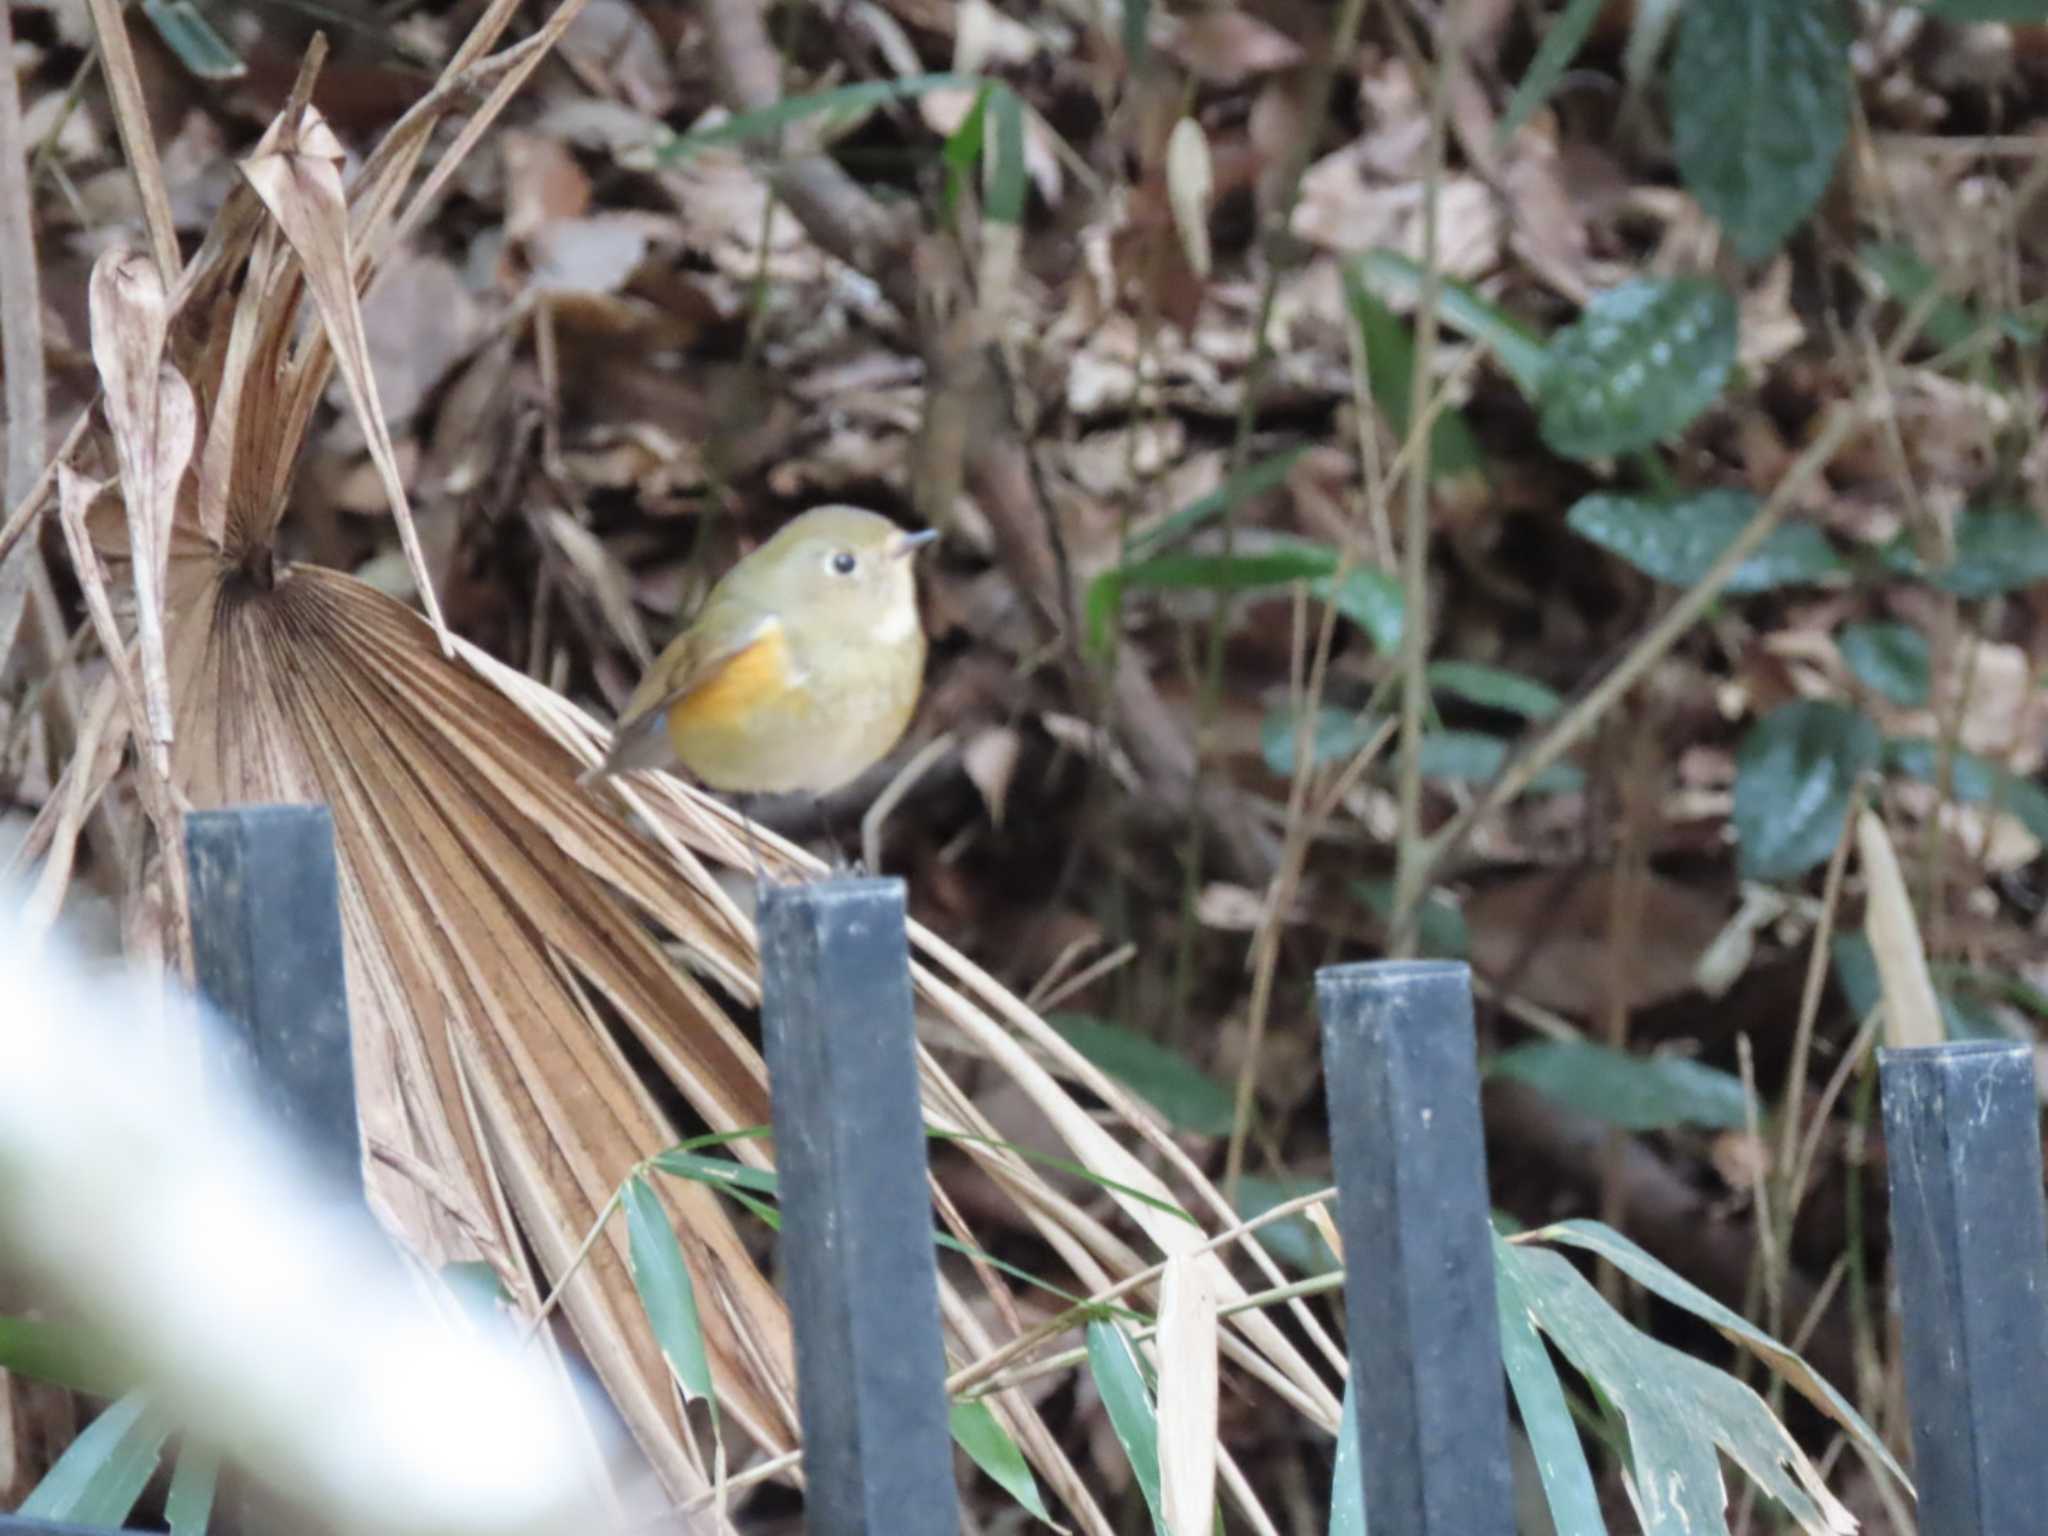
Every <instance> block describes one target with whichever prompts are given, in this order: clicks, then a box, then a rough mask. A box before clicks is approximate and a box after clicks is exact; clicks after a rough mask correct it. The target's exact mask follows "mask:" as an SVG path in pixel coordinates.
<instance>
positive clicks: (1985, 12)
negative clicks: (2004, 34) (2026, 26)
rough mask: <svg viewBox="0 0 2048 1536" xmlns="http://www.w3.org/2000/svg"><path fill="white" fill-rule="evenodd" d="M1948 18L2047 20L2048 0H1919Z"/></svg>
mask: <svg viewBox="0 0 2048 1536" xmlns="http://www.w3.org/2000/svg"><path fill="white" fill-rule="evenodd" d="M1918 4H1919V6H1920V9H1921V10H1923V11H1925V12H1927V13H1928V14H1929V15H1930V16H1939V17H1941V18H1942V19H1943V20H1945V21H2021V22H2025V21H2048V0H1918Z"/></svg>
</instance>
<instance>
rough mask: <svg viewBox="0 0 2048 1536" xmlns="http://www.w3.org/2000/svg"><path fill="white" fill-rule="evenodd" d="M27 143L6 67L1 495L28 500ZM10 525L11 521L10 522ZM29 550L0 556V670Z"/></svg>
mask: <svg viewBox="0 0 2048 1536" xmlns="http://www.w3.org/2000/svg"><path fill="white" fill-rule="evenodd" d="M13 57H14V22H13V20H12V17H11V15H10V14H9V11H8V8H7V7H5V6H0V60H11V59H12V58H13ZM27 153H28V141H27V140H26V139H25V138H24V137H23V135H22V131H21V87H20V84H19V82H18V80H17V79H16V76H15V72H14V69H13V66H12V65H11V63H10V64H9V66H8V67H7V68H5V69H0V369H4V371H5V373H6V375H7V386H6V390H7V392H6V402H7V480H6V487H7V495H6V498H5V504H6V505H8V506H10V507H11V506H13V505H14V504H15V503H16V502H19V501H23V500H24V499H25V498H27V496H28V494H29V490H30V488H31V487H32V486H34V485H35V484H36V483H37V481H38V478H39V476H38V471H40V470H41V468H42V461H43V450H44V447H45V444H44V439H45V438H46V437H47V436H48V435H49V415H48V413H47V411H46V409H45V404H44V378H43V296H42V284H41V282H40V280H39V279H38V276H37V272H36V242H35V224H34V222H33V219H34V209H33V206H32V204H31V202H30V198H29V171H28V162H27V160H26V158H25V157H26V155H27ZM10 521H11V519H10ZM35 557H36V552H35V547H34V546H33V545H25V546H23V547H22V548H20V549H16V550H13V551H12V552H11V553H8V554H5V555H0V667H5V666H6V664H7V656H8V653H9V652H10V651H12V650H13V649H14V637H15V635H16V633H17V632H18V631H19V630H20V628H21V615H22V610H23V608H24V607H25V606H26V605H27V603H28V587H29V564H30V562H31V561H32V560H34V559H35Z"/></svg>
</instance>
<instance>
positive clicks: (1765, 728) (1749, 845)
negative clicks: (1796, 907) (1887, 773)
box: [1735, 699, 1884, 880]
mask: <svg viewBox="0 0 2048 1536" xmlns="http://www.w3.org/2000/svg"><path fill="white" fill-rule="evenodd" d="M1883 751H1884V742H1883V739H1882V738H1881V737H1880V736H1879V735H1878V731H1877V727H1876V726H1874V725H1872V724H1871V723H1870V721H1869V720H1868V719H1866V718H1865V717H1864V716H1862V715H1860V714H1858V713H1856V711H1854V710H1853V709H1848V708H1846V707H1844V706H1843V705H1840V704H1830V703H1826V702H1824V701H1822V700H1818V699H1798V700H1795V701H1794V702H1792V703H1790V704H1784V705H1780V706H1779V707H1778V708H1777V709H1774V710H1772V711H1771V712H1770V713H1769V714H1768V715H1765V716H1764V717H1763V719H1761V720H1759V721H1757V723H1756V724H1755V725H1754V726H1752V727H1750V730H1749V734H1748V735H1747V736H1745V737H1743V739H1742V745H1741V747H1740V748H1738V749H1737V751H1736V754H1735V832H1736V836H1737V838H1738V839H1739V840H1740V843H1741V849H1740V855H1739V858H1738V860H1737V862H1738V864H1739V866H1740V868H1741V870H1742V873H1743V874H1744V876H1746V877H1747V878H1749V879H1752V880H1789V879H1792V878H1793V877H1795V876H1797V875H1803V874H1805V873H1806V871H1808V870H1809V869H1812V868H1813V867H1814V866H1815V865H1817V864H1820V863H1823V862H1824V861H1825V860H1826V859H1827V857H1828V855H1829V854H1831V853H1833V852H1834V849H1835V842H1836V840H1837V839H1838V838H1840V837H1841V835H1842V818H1843V816H1844V815H1846V814H1847V812H1848V809H1849V793H1850V791H1851V790H1852V789H1853V788H1854V787H1855V784H1856V780H1857V778H1858V777H1859V776H1861V775H1862V774H1864V773H1866V772H1868V771H1869V770H1870V769H1872V768H1875V767H1876V766H1877V763H1878V759H1879V758H1880V757H1881V756H1882V754H1883Z"/></svg>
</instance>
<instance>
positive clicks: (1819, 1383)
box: [1511, 1218, 1906, 1485]
mask: <svg viewBox="0 0 2048 1536" xmlns="http://www.w3.org/2000/svg"><path fill="white" fill-rule="evenodd" d="M1532 1235H1533V1236H1535V1237H1537V1238H1539V1239H1541V1240H1542V1241H1544V1242H1549V1243H1565V1244H1569V1245H1570V1246H1572V1247H1575V1248H1581V1249H1584V1250H1585V1251H1586V1252H1588V1253H1595V1254H1598V1255H1599V1256H1600V1257H1601V1258H1604V1259H1606V1260H1607V1262H1608V1263H1610V1264H1612V1265H1614V1267H1615V1268H1617V1269H1619V1270H1621V1271H1622V1272H1623V1273H1624V1274H1626V1275H1627V1276H1628V1277H1629V1278H1630V1279H1632V1280H1634V1281H1635V1282H1636V1283H1637V1284H1638V1285H1640V1286H1642V1287H1643V1289H1644V1290H1646V1291H1649V1292H1651V1293H1652V1294H1654V1295H1657V1296H1661V1297H1663V1298H1664V1300H1666V1301H1668V1302H1670V1303H1671V1305H1673V1306H1674V1307H1682V1308H1684V1309H1685V1310H1686V1311H1688V1312H1690V1313H1692V1314H1693V1316H1695V1317H1697V1318H1700V1319H1701V1320H1702V1321H1704V1322H1706V1323H1707V1324H1708V1325H1709V1326H1711V1327H1712V1328H1714V1329H1715V1330H1716V1331H1718V1332H1719V1333H1720V1334H1721V1336H1722V1337H1723V1338H1726V1339H1727V1340H1729V1341H1730V1342H1731V1343H1733V1344H1736V1345H1738V1346H1740V1347H1741V1348H1743V1349H1746V1350H1748V1351H1749V1352H1750V1353H1751V1354H1752V1355H1754V1356H1756V1358H1757V1359H1758V1360H1760V1361H1762V1362H1763V1364H1764V1365H1765V1366H1767V1367H1768V1368H1769V1369H1770V1370H1771V1371H1772V1372H1773V1373H1774V1374H1776V1375H1778V1376H1780V1377H1782V1378H1783V1379H1784V1380H1785V1381H1786V1382H1788V1383H1790V1384H1791V1386H1792V1387H1793V1388H1794V1389H1795V1390H1797V1391H1798V1392H1799V1393H1800V1394H1801V1395H1802V1396H1804V1397H1805V1398H1806V1399H1807V1401H1808V1402H1810V1403H1812V1404H1813V1405H1814V1406H1815V1407H1816V1408H1818V1409H1820V1411H1821V1412H1822V1413H1824V1414H1826V1415H1827V1416H1828V1417H1829V1418H1831V1419H1833V1420H1834V1421H1835V1423H1837V1424H1839V1425H1840V1426H1841V1427H1842V1428H1843V1429H1845V1430H1847V1431H1848V1432H1849V1434H1850V1436H1851V1437H1852V1438H1853V1439H1855V1440H1856V1441H1857V1442H1858V1443H1859V1444H1861V1445H1862V1447H1863V1449H1864V1451H1865V1453H1866V1454H1868V1455H1869V1456H1870V1457H1871V1458H1872V1459H1873V1460H1875V1461H1876V1462H1877V1463H1878V1464H1879V1465H1881V1466H1882V1467H1884V1469H1885V1470H1886V1471H1888V1472H1890V1473H1891V1475H1892V1476H1893V1477H1895V1478H1897V1479H1898V1480H1899V1482H1900V1483H1901V1484H1902V1485H1904V1484H1905V1483H1906V1474H1905V1472H1904V1470H1903V1469H1901V1468H1900V1466H1899V1464H1898V1462H1897V1460H1895V1459H1894V1458H1893V1456H1892V1453H1891V1451H1890V1450H1889V1449H1888V1448H1887V1447H1886V1446H1885V1443H1884V1441H1882V1440H1880V1439H1879V1438H1878V1437H1877V1434H1876V1433H1875V1432H1874V1431H1873V1430H1872V1429H1871V1427H1870V1426H1869V1424H1867V1423H1865V1422H1864V1419H1863V1415H1861V1414H1860V1413H1858V1412H1857V1411H1856V1410H1855V1409H1854V1408H1852V1407H1851V1406H1850V1405H1849V1402H1848V1400H1847V1399H1846V1398H1844V1397H1843V1396H1842V1394H1841V1393H1839V1392H1837V1391H1836V1390H1835V1389H1834V1388H1833V1387H1832V1386H1830V1385H1829V1384H1828V1383H1827V1381H1826V1380H1825V1379H1824V1378H1823V1377H1822V1376H1821V1375H1820V1374H1819V1373H1818V1372H1816V1371H1815V1370H1814V1369H1813V1367H1812V1366H1811V1365H1809V1364H1807V1362H1806V1361H1805V1359H1804V1358H1803V1357H1801V1356H1800V1355H1799V1354H1798V1353H1797V1352H1796V1351H1795V1350H1792V1349H1790V1348H1788V1347H1787V1346H1785V1345H1783V1344H1781V1343H1779V1342H1778V1341H1777V1340H1776V1339H1774V1338H1772V1337H1771V1336H1770V1335H1769V1334H1767V1333H1765V1332H1764V1331H1763V1330H1762V1329H1761V1328H1758V1327H1757V1326H1756V1325H1755V1324H1754V1323H1752V1322H1750V1321H1749V1320H1748V1319H1747V1318H1745V1317H1743V1316H1742V1315H1741V1314H1740V1313H1737V1312H1734V1311H1731V1310H1730V1309H1729V1308H1727V1307H1724V1306H1723V1305H1721V1303H1720V1302H1718V1301H1716V1300H1714V1298H1713V1297H1711V1296H1709V1295H1708V1294H1707V1293H1706V1292H1705V1291H1703V1290H1701V1289H1700V1288H1699V1287H1698V1286H1696V1285H1694V1284H1693V1283H1692V1282H1691V1281H1689V1280H1684V1279H1681V1278H1680V1277H1679V1276H1677V1275H1675V1274H1673V1273H1672V1272H1671V1271H1670V1270H1669V1269H1667V1268H1665V1267H1664V1266H1663V1265H1662V1264H1660V1263H1658V1262H1657V1260H1656V1259H1654V1258H1652V1257H1651V1256H1650V1255H1649V1254H1647V1253H1645V1252H1644V1251H1643V1250H1642V1249H1641V1248H1639V1247H1638V1246H1636V1244H1634V1243H1633V1242H1631V1241H1629V1239H1627V1238H1625V1237H1623V1236H1622V1235H1621V1234H1620V1233H1619V1232H1617V1231H1615V1230H1614V1229H1613V1228H1612V1227H1609V1226H1606V1225H1604V1224H1603V1223H1601V1222H1597V1221H1587V1220H1585V1219H1583V1218H1581V1219H1576V1220H1572V1221H1560V1222H1554V1223H1552V1224H1551V1225H1550V1226H1547V1227H1544V1228H1542V1229H1541V1230H1539V1231H1537V1232H1536V1233H1534V1234H1532ZM1511 1246H1515V1247H1516V1248H1517V1251H1518V1252H1527V1251H1528V1250H1527V1249H1526V1248H1522V1247H1520V1246H1519V1245H1511ZM1544 1331H1545V1332H1549V1330H1548V1329H1545V1330H1544ZM1717 1374H1718V1373H1717Z"/></svg>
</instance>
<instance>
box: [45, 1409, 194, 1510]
mask: <svg viewBox="0 0 2048 1536" xmlns="http://www.w3.org/2000/svg"><path fill="white" fill-rule="evenodd" d="M169 1434H170V1425H169V1423H167V1422H166V1421H165V1419H164V1416H163V1415H162V1414H161V1413H158V1412H157V1411H156V1410H155V1409H153V1408H152V1407H151V1406H150V1405H149V1403H148V1401H147V1400H146V1399H145V1398H144V1397H143V1396H142V1394H141V1393H139V1392H131V1393H129V1394H128V1395H127V1396H126V1397H124V1398H122V1399H121V1400H120V1401H119V1402H117V1403H115V1404H114V1405H113V1406H112V1407H110V1408H108V1409H107V1410H106V1412H104V1413H102V1414H101V1415H100V1416H99V1417H98V1418H96V1419H94V1420H93V1421H92V1422H91V1423H90V1424H88V1425H86V1427H85V1428H84V1429H83V1430H82V1431H80V1433H79V1436H78V1438H77V1439H76V1440H73V1441H72V1442H71V1444H70V1445H69V1446H67V1447H66V1448H65V1450H64V1454H63V1455H62V1456H59V1457H58V1458H57V1464H56V1465H55V1466H53V1467H52V1468H50V1470H49V1471H48V1472H46V1473H45V1474H44V1475H43V1480H42V1481H41V1482H40V1483H37V1484H36V1486H35V1488H34V1489H33V1490H32V1491H31V1492H30V1494H29V1496H28V1497H27V1498H26V1499H24V1500H22V1504H21V1508H20V1509H19V1510H17V1511H16V1513H18V1514H21V1515H26V1516H30V1517H32V1518H34V1519H37V1520H55V1521H60V1522H68V1523H70V1524H73V1525H102V1526H118V1525H120V1524H121V1522H122V1521H124V1520H126V1519H127V1518H128V1516H129V1513H130V1512H131V1511H132V1510H133V1509H134V1508H135V1501H136V1500H137V1499H139V1498H141V1497H142V1490H143V1489H144V1488H146V1487H148V1486H149V1480H150V1479H151V1478H152V1477H154V1476H155V1475H156V1468H157V1462H158V1460H159V1459H160V1458H161V1457H162V1454H163V1446H164V1440H165V1438H166V1437H167V1436H168V1435H169Z"/></svg>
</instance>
